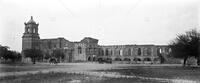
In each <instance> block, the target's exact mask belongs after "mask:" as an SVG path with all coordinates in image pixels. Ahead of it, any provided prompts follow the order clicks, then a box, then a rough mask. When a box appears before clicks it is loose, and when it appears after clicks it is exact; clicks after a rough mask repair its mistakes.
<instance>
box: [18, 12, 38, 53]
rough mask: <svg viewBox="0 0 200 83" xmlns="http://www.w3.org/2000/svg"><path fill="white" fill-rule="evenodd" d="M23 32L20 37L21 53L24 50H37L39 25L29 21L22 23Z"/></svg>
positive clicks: (31, 20)
mask: <svg viewBox="0 0 200 83" xmlns="http://www.w3.org/2000/svg"><path fill="white" fill-rule="evenodd" d="M24 25H25V31H24V33H23V36H22V51H23V50H25V49H39V43H40V42H39V40H40V37H39V34H38V26H39V24H38V23H37V24H36V22H35V21H34V20H33V17H32V16H31V19H30V20H29V21H28V22H25V23H24Z"/></svg>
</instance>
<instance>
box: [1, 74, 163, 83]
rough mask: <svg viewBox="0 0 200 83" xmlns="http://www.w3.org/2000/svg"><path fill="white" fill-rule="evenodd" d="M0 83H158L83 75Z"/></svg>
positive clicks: (32, 77)
mask: <svg viewBox="0 0 200 83" xmlns="http://www.w3.org/2000/svg"><path fill="white" fill-rule="evenodd" d="M0 82H1V83H158V81H155V80H142V79H133V78H106V77H98V76H91V75H83V74H71V73H54V72H50V73H47V74H44V73H37V74H27V75H22V76H9V77H4V78H1V79H0ZM162 83H163V82H162Z"/></svg>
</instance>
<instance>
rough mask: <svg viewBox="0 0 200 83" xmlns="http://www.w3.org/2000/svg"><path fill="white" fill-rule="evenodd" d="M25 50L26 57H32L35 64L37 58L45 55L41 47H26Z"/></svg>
mask: <svg viewBox="0 0 200 83" xmlns="http://www.w3.org/2000/svg"><path fill="white" fill-rule="evenodd" d="M23 52H24V55H25V57H29V58H31V61H32V62H33V64H35V62H36V60H37V59H41V58H42V57H43V54H42V51H41V50H39V49H26V50H24V51H23Z"/></svg>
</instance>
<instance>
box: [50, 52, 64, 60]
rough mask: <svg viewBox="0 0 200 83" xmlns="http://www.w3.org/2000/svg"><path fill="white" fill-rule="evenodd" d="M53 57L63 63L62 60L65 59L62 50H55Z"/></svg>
mask: <svg viewBox="0 0 200 83" xmlns="http://www.w3.org/2000/svg"><path fill="white" fill-rule="evenodd" d="M53 57H55V58H57V59H58V60H59V61H61V59H64V57H65V54H64V52H63V50H62V49H55V50H53Z"/></svg>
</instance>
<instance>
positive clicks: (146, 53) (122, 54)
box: [22, 17, 170, 63]
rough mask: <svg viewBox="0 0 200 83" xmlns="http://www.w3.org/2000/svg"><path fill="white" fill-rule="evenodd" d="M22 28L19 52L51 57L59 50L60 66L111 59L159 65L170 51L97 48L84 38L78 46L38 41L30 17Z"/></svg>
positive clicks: (95, 42) (152, 47) (61, 41)
mask: <svg viewBox="0 0 200 83" xmlns="http://www.w3.org/2000/svg"><path fill="white" fill-rule="evenodd" d="M24 24H25V32H24V34H23V36H22V52H23V50H25V49H40V50H42V52H43V55H44V56H46V55H50V56H51V55H52V53H53V51H54V50H56V49H60V50H62V51H63V52H64V54H65V57H64V59H63V60H62V62H78V61H98V60H99V59H111V60H112V61H116V62H125V63H127V62H128V63H160V62H161V59H166V56H167V55H169V52H170V49H169V48H168V47H167V46H164V45H162V46H161V45H160V46H158V45H107V46H103V45H98V39H94V38H91V37H85V38H84V39H82V40H81V41H79V42H72V41H69V40H66V39H65V38H52V39H40V37H39V34H38V26H39V24H38V23H37V24H36V22H35V21H34V20H33V17H31V19H30V20H29V21H28V22H27V23H24Z"/></svg>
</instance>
